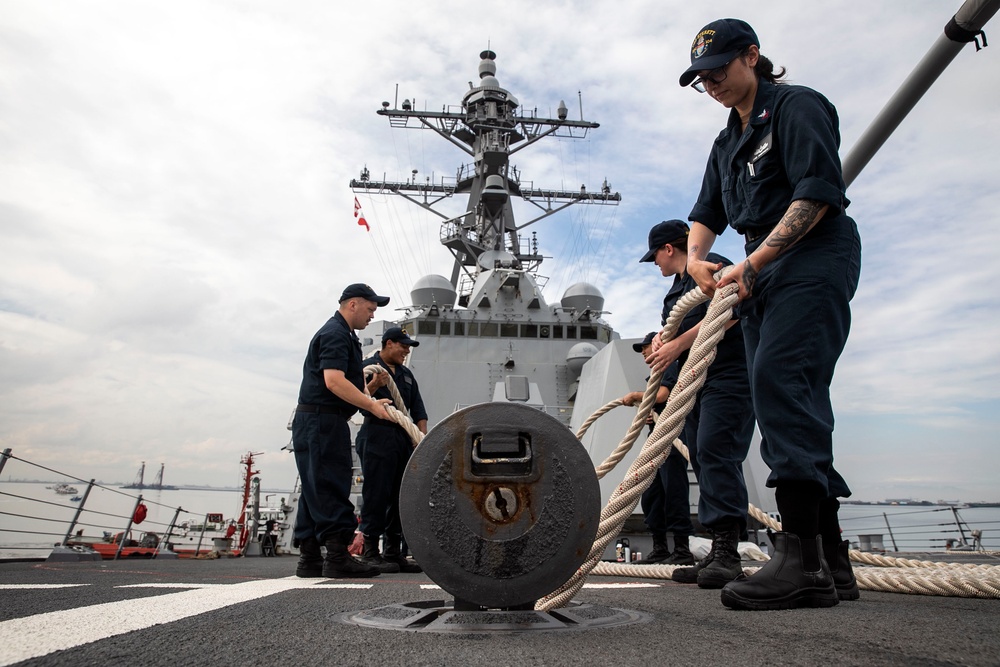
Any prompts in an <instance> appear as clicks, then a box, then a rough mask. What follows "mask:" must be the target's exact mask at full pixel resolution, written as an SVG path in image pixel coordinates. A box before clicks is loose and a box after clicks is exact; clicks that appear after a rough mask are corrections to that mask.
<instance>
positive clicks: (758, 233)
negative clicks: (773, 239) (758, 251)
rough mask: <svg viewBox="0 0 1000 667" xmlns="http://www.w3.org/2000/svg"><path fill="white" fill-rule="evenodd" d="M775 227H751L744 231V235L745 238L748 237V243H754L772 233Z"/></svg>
mask: <svg viewBox="0 0 1000 667" xmlns="http://www.w3.org/2000/svg"><path fill="white" fill-rule="evenodd" d="M773 229H774V227H762V228H760V229H750V230H747V231H745V232H743V236H744V238H746V240H747V243H753V242H754V241H756V240H757V239H759V238H761V237H762V236H767V235H768V234H770V233H771V230H773Z"/></svg>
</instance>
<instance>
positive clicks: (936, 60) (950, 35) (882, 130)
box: [843, 0, 1000, 185]
mask: <svg viewBox="0 0 1000 667" xmlns="http://www.w3.org/2000/svg"><path fill="white" fill-rule="evenodd" d="M998 9H1000V0H966V1H965V3H964V4H963V5H962V6H961V7H960V8H959V9H958V11H957V12H956V13H955V16H954V17H952V19H951V21H949V22H948V25H946V26H945V29H944V32H943V34H942V35H941V36H940V37H938V39H937V41H936V42H935V43H934V45H933V46H932V47H931V49H930V51H928V52H927V55H925V56H924V59H923V60H921V61H920V63H919V64H918V65H917V66H916V68H914V70H913V72H911V73H910V76H909V77H908V78H907V79H906V81H904V82H903V85H902V86H900V87H899V90H897V91H896V94H895V95H893V96H892V98H891V99H890V100H889V102H888V103H887V104H886V105H885V108H883V109H882V111H881V112H880V113H879V115H878V116H876V117H875V120H874V121H872V124H871V125H869V126H868V129H867V130H865V131H864V134H862V135H861V138H859V139H858V142H857V143H856V144H855V145H854V147H853V148H851V152H850V153H848V155H847V157H846V158H844V164H843V169H844V183H845V184H847V185H850V184H851V183H852V182H853V181H854V179H855V178H856V177H857V175H858V174H860V173H861V170H862V169H864V168H865V165H867V164H868V162H869V160H871V159H872V157H873V156H874V155H875V153H876V152H878V149H879V148H881V147H882V144H884V143H885V141H886V140H887V139H888V138H889V136H890V135H891V134H892V133H893V132H894V131H895V129H896V127H898V126H899V124H900V123H901V122H902V121H903V119H904V118H906V115H907V114H908V113H910V111H911V110H912V109H913V107H914V106H916V104H917V102H919V101H920V98H921V97H923V95H924V93H926V92H927V90H928V89H929V88H930V87H931V85H932V84H933V83H934V82H935V81H936V80H937V78H938V76H940V75H941V72H943V71H944V70H945V68H946V67H948V65H949V64H951V61H952V60H954V59H955V56H957V55H958V52H959V51H961V50H962V47H964V46H965V45H966V44H968V43H969V42H971V41H974V40H975V39H976V35H977V34H978V33H979V32H980V31H981V30H982V29H983V26H985V25H986V22H987V21H989V20H990V19H991V18H992V17H993V15H994V14H996V13H997V10H998Z"/></svg>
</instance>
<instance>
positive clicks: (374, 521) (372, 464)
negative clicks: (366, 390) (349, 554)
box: [358, 327, 427, 572]
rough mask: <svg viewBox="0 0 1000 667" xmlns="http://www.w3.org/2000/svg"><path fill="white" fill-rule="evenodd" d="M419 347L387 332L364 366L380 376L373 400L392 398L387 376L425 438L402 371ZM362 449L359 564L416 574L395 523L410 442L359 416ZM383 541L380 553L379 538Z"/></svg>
mask: <svg viewBox="0 0 1000 667" xmlns="http://www.w3.org/2000/svg"><path fill="white" fill-rule="evenodd" d="M418 345H420V343H419V342H418V341H416V340H414V339H412V338H410V336H409V335H408V334H407V333H406V330H404V329H402V328H400V327H390V328H388V329H386V330H385V333H383V334H382V349H380V350H378V351H377V352H376V353H375V354H373V355H372V356H371V357H369V358H368V359H366V360H365V362H364V365H365V366H372V365H376V366H380V367H381V368H382V369H383V370H384V371H385V373H375V375H374V377H373V379H372V382H371V383H370V384H369V387H371V388H372V390H373V392H374V393H373V394H372V395H373V396H374V397H375V398H377V399H381V398H385V399H389V398H392V395H391V394H390V393H389V387H388V384H389V381H388V376H391V377H392V381H393V382H394V383H395V384H396V388H397V389H398V390H399V395H400V398H402V399H403V404H404V405H405V406H406V409H407V411H408V412H409V413H410V419H411V420H412V421H413V423H414V424H415V425H416V427H417V429H418V430H419V431H420V432H421V433H424V434H426V433H427V410H426V408H424V400H423V398H422V397H421V396H420V388H419V387H418V386H417V379H416V378H415V377H414V376H413V371H411V370H410V369H409V368H407V367H406V366H404V365H403V362H404V361H406V357H407V356H408V355H409V354H410V349H411V348H414V347H417V346H418ZM358 441H359V442H363V443H364V450H363V452H360V454H361V472H362V474H363V475H364V479H365V481H364V484H363V486H362V488H361V500H362V503H361V532H362V533H364V543H365V546H364V551H363V552H362V555H361V560H362V561H363V562H365V563H367V564H368V565H371V566H372V567H374V568H376V569H378V570H379V571H380V572H421V571H422V569H421V567H420V566H419V565H417V564H416V563H414V562H413V561H412V560H409V559H407V558H406V557H405V555H404V554H403V551H402V543H403V526H402V523H400V520H399V487H400V485H401V484H402V482H403V472H404V471H405V470H406V462H407V461H408V460H409V459H410V454H411V453H412V452H413V441H412V440H411V439H410V436H409V434H408V433H407V432H406V431H405V430H404V429H403V427H402V426H400V425H399V424H397V423H395V422H391V421H387V420H385V419H380V418H379V417H376V416H375V415H373V414H369V415H365V423H364V424H363V425H362V426H361V431H360V432H359V433H358ZM382 535H385V542H384V545H383V549H382V550H380V549H379V538H380V537H381V536H382Z"/></svg>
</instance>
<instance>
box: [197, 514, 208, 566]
mask: <svg viewBox="0 0 1000 667" xmlns="http://www.w3.org/2000/svg"><path fill="white" fill-rule="evenodd" d="M206 526H208V514H206V515H205V517H204V518H203V519H202V520H201V534H200V535H198V546H196V547H195V548H194V557H195V558H197V557H198V556H200V555H201V541H202V539H204V537H205V527H206Z"/></svg>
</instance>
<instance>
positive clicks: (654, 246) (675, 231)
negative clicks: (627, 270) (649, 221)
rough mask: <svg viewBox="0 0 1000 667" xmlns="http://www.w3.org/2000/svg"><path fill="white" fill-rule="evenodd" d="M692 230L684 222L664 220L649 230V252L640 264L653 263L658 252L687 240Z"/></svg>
mask: <svg viewBox="0 0 1000 667" xmlns="http://www.w3.org/2000/svg"><path fill="white" fill-rule="evenodd" d="M690 231H691V228H690V227H688V225H687V223H686V222H684V221H683V220H664V221H663V222H658V223H656V224H655V225H653V228H652V229H650V230H649V250H647V251H646V254H645V255H643V256H642V259H640V260H639V261H640V262H652V261H653V257H655V256H656V251H657V250H659V249H660V248H662V247H663V246H665V245H667V244H668V243H673V242H674V241H680V240H681V239H683V238H686V237H687V235H688V232H690Z"/></svg>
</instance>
